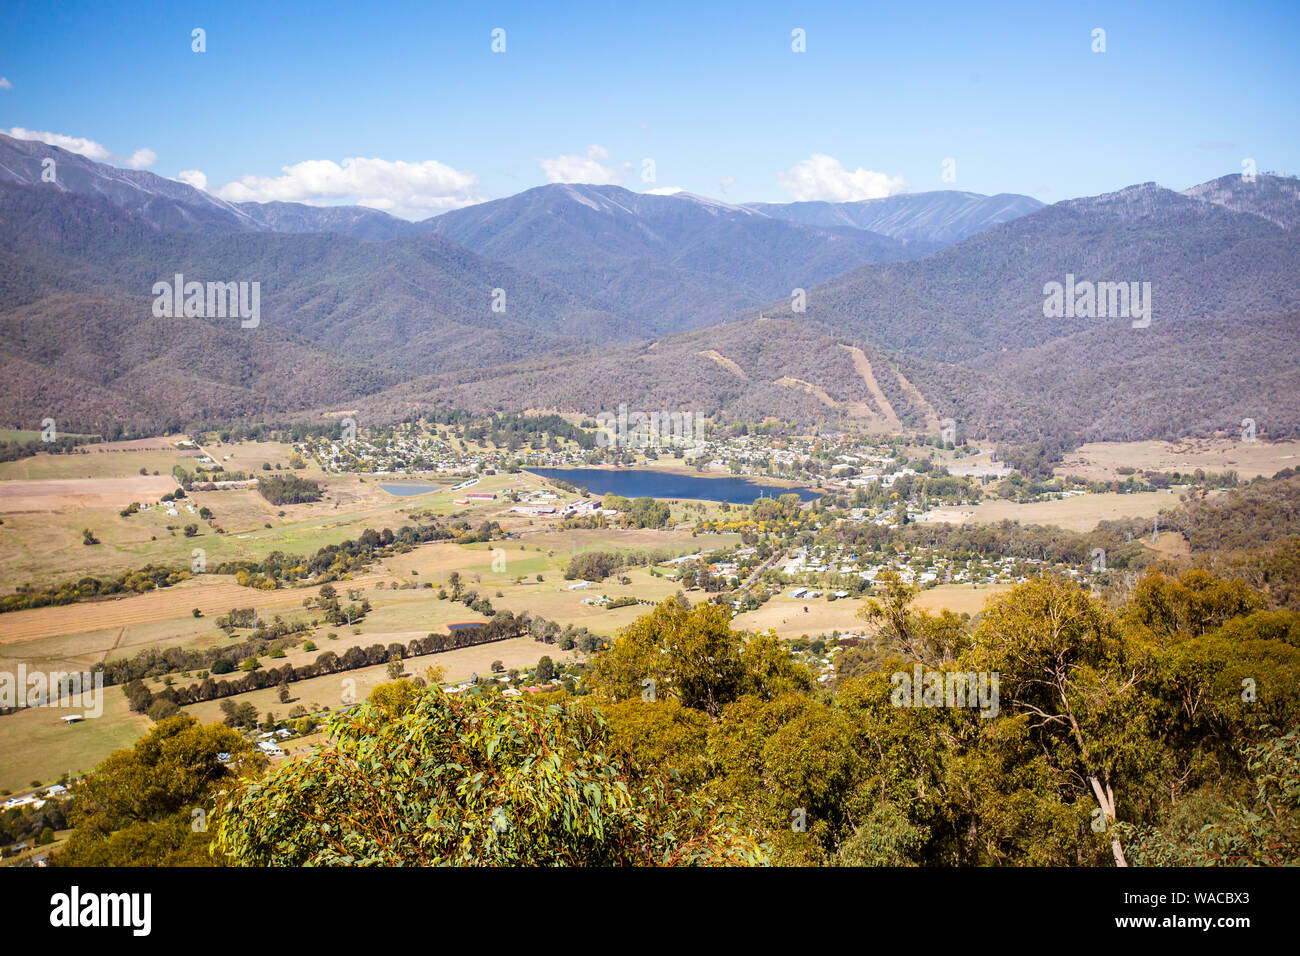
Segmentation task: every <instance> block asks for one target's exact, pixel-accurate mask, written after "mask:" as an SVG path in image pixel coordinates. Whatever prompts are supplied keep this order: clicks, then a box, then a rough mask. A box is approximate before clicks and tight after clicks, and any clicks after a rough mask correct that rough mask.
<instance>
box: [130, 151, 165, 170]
mask: <svg viewBox="0 0 1300 956" xmlns="http://www.w3.org/2000/svg"><path fill="white" fill-rule="evenodd" d="M156 162H158V154H157V153H155V152H154V151H153V150H152V149H137V150H136V151H135V152H134V153H132V154H131V158H130V159H128V160H127V161H126V164H127V165H128V166H130V167H131V168H132V169H148V168H149V167H150V166H152V165H153V164H154V163H156Z"/></svg>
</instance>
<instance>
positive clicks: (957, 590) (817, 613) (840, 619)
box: [732, 584, 1011, 638]
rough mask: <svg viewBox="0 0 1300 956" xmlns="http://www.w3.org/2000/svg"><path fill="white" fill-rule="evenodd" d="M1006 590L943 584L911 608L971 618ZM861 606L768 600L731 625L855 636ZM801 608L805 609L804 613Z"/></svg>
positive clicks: (857, 603) (856, 603) (1005, 586)
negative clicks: (939, 611)
mask: <svg viewBox="0 0 1300 956" xmlns="http://www.w3.org/2000/svg"><path fill="white" fill-rule="evenodd" d="M1010 587H1011V585H1009V584H995V585H980V586H979V587H972V586H971V585H969V584H966V585H962V584H943V585H940V586H939V587H935V588H930V589H929V590H926V591H922V592H921V593H920V594H919V595H917V598H916V605H915V606H916V607H917V608H919V609H923V610H927V611H938V610H942V609H945V608H946V609H947V610H950V611H952V612H954V613H956V614H961V613H962V612H963V611H964V612H966V613H968V614H972V615H974V614H977V613H979V612H980V611H981V610H983V609H984V602H985V601H987V600H988V599H989V598H990V597H992V596H993V595H995V594H1001V593H1002V592H1004V591H1007V590H1009V589H1010ZM864 603H865V602H864V601H854V600H842V601H826V600H824V599H821V598H818V599H817V600H814V601H803V600H798V599H796V598H791V597H787V596H786V595H785V594H782V595H780V596H779V597H774V598H772V600H770V601H768V602H767V603H766V604H764V605H763V606H762V607H761V608H759V609H758V610H757V611H749V612H747V613H745V614H740V615H737V616H736V617H735V618H734V619H733V621H732V627H735V628H740V629H743V630H747V631H766V630H768V629H769V628H771V629H773V630H775V631H776V634H777V636H778V637H782V638H792V637H803V636H804V635H807V636H809V637H815V636H817V635H818V634H829V633H830V632H831V631H840V632H841V633H845V632H847V633H858V632H859V631H861V629H862V628H863V627H864V626H865V625H864V624H863V622H862V619H861V618H859V617H858V616H857V612H858V608H860V607H862V605H863V604H864ZM805 607H806V608H807V609H808V610H807V611H806V612H805V611H804V608H805Z"/></svg>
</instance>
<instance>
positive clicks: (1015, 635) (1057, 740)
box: [972, 577, 1162, 866]
mask: <svg viewBox="0 0 1300 956" xmlns="http://www.w3.org/2000/svg"><path fill="white" fill-rule="evenodd" d="M972 658H973V661H974V663H975V664H976V665H977V667H979V668H980V669H982V670H987V671H990V672H996V673H998V674H999V677H1000V687H1001V694H1002V696H1003V697H1004V698H1005V701H1006V703H1009V704H1010V706H1011V708H1012V709H1014V710H1017V711H1021V712H1023V713H1024V714H1025V715H1026V716H1027V718H1028V721H1029V724H1028V726H1029V728H1030V731H1031V734H1032V735H1033V737H1034V738H1035V739H1036V740H1038V741H1040V745H1041V746H1042V748H1043V750H1044V752H1045V753H1046V754H1047V755H1049V758H1050V759H1051V760H1052V762H1053V763H1054V764H1055V765H1056V766H1057V767H1058V769H1059V770H1060V771H1062V772H1063V774H1064V775H1065V776H1066V777H1067V778H1069V777H1072V778H1073V779H1076V780H1078V781H1080V782H1081V783H1082V784H1083V786H1084V787H1085V788H1086V790H1088V791H1091V794H1092V796H1093V797H1094V798H1095V799H1096V801H1097V805H1098V807H1099V808H1100V810H1101V813H1102V818H1101V819H1102V821H1103V824H1104V827H1105V829H1106V830H1108V831H1109V832H1111V850H1112V853H1113V854H1114V857H1115V863H1116V864H1117V865H1118V866H1127V865H1128V863H1127V861H1126V859H1125V856H1124V851H1123V848H1122V847H1121V845H1120V840H1119V836H1118V834H1116V833H1115V832H1114V830H1113V824H1114V823H1115V821H1116V820H1117V819H1118V816H1117V804H1118V797H1117V792H1116V787H1117V785H1118V783H1119V781H1120V780H1123V779H1126V778H1127V779H1129V780H1133V781H1135V782H1136V781H1137V780H1139V779H1141V778H1142V777H1143V776H1144V775H1145V773H1146V772H1147V771H1148V770H1150V769H1151V767H1152V766H1153V764H1155V763H1157V762H1158V761H1159V759H1160V753H1159V751H1160V750H1161V749H1162V748H1160V747H1159V743H1158V741H1155V740H1153V739H1152V738H1151V737H1150V736H1149V735H1147V734H1145V733H1143V732H1142V731H1143V728H1144V727H1145V726H1146V725H1147V724H1148V722H1150V721H1151V719H1152V717H1153V714H1152V713H1151V711H1152V708H1153V706H1154V702H1153V701H1152V700H1151V699H1149V698H1147V697H1145V696H1144V695H1141V694H1140V693H1139V690H1138V689H1139V685H1140V683H1141V681H1142V679H1143V677H1144V676H1145V673H1146V672H1147V670H1148V669H1149V668H1150V666H1151V664H1150V662H1149V660H1148V659H1147V657H1146V655H1144V654H1143V653H1142V652H1141V650H1140V649H1138V648H1135V647H1133V646H1131V644H1130V643H1129V642H1128V641H1126V640H1125V638H1124V635H1123V633H1122V632H1121V630H1120V629H1119V628H1118V626H1117V624H1116V622H1115V620H1114V617H1113V615H1112V614H1111V612H1110V611H1109V609H1108V608H1106V607H1105V606H1104V605H1102V604H1100V603H1098V602H1096V601H1093V600H1092V599H1091V598H1089V597H1088V595H1087V593H1085V592H1084V591H1083V590H1082V589H1080V588H1079V587H1078V586H1077V585H1075V584H1072V583H1069V582H1066V581H1064V580H1063V579H1061V578H1056V577H1042V578H1036V579H1032V580H1030V581H1028V582H1026V583H1024V584H1021V585H1018V586H1017V587H1016V588H1014V589H1013V590H1012V591H1011V592H1010V593H1009V594H1007V595H1006V596H1004V597H1002V598H1001V599H999V600H995V601H992V602H990V604H989V606H988V608H987V609H986V610H985V612H984V619H983V621H982V622H981V624H980V626H979V628H978V629H977V630H976V632H975V635H974V652H973V654H972ZM1004 706H1005V704H1004ZM1078 796H1079V797H1082V796H1083V794H1082V793H1080V794H1078Z"/></svg>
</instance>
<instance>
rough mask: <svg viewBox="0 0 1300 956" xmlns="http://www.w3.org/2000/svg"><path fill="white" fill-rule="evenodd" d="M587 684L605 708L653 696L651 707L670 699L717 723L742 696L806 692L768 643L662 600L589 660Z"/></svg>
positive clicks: (726, 615) (797, 672)
mask: <svg viewBox="0 0 1300 956" xmlns="http://www.w3.org/2000/svg"><path fill="white" fill-rule="evenodd" d="M591 684H592V688H593V690H594V692H595V693H597V694H599V695H601V696H604V697H607V698H609V699H611V700H627V699H629V698H632V697H641V696H642V693H643V691H647V690H650V689H653V696H654V697H655V698H656V699H663V698H667V697H670V696H671V697H675V698H676V699H678V700H680V701H681V703H682V704H683V705H684V706H686V707H694V708H696V709H697V710H702V711H704V712H705V713H707V714H708V715H709V716H710V717H716V716H718V714H719V713H720V712H721V710H722V708H723V707H724V706H725V705H726V704H727V703H729V702H730V701H733V700H736V699H737V698H739V697H740V696H741V695H742V694H746V693H756V694H758V695H760V696H762V697H771V696H775V695H776V694H778V693H781V692H783V691H785V690H791V689H807V688H808V687H810V686H811V684H812V678H811V675H809V674H808V672H807V670H806V669H804V668H803V667H801V666H800V665H798V664H796V663H795V662H794V661H793V660H792V659H791V658H790V656H789V654H788V653H786V652H785V649H784V648H782V647H780V646H779V645H778V644H777V642H776V640H775V638H773V637H772V636H771V635H767V636H758V635H751V634H747V633H745V632H743V631H733V630H732V629H731V613H730V609H729V608H726V607H724V606H722V605H719V604H708V603H705V604H699V605H697V606H696V607H694V608H690V609H687V608H685V607H683V606H682V605H681V604H679V603H678V602H677V601H674V600H672V599H668V600H665V601H664V602H663V603H662V604H660V605H659V606H658V607H656V608H655V609H654V610H653V611H651V612H650V613H649V614H646V615H643V616H642V617H640V618H638V619H637V620H636V621H635V622H633V623H632V624H631V625H630V626H629V627H627V628H626V629H624V631H623V632H622V633H621V635H620V636H619V637H618V638H617V639H616V640H615V641H614V644H613V646H612V647H611V648H610V650H609V652H608V653H605V654H601V655H599V656H598V657H597V658H596V660H595V662H594V664H593V666H592V671H591Z"/></svg>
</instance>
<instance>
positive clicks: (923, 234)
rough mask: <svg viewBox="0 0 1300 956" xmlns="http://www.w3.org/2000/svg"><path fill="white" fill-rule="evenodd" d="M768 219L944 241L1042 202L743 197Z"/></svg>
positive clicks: (916, 196)
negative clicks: (759, 199) (777, 200)
mask: <svg viewBox="0 0 1300 956" xmlns="http://www.w3.org/2000/svg"><path fill="white" fill-rule="evenodd" d="M745 205H746V208H748V209H752V210H755V211H757V212H761V213H763V214H764V215H766V216H771V217H772V218H774V219H784V220H787V221H789V222H798V223H802V224H804V225H808V226H820V227H823V228H829V227H844V226H848V227H851V228H854V229H865V230H867V231H869V232H874V233H879V234H880V235H885V236H890V237H892V238H894V239H903V240H908V241H918V240H919V241H923V242H935V243H942V244H948V243H953V242H960V241H961V240H962V239H965V238H966V237H967V236H972V235H974V234H975V233H977V232H982V231H983V230H985V229H987V228H989V227H990V226H996V225H999V224H1001V223H1004V222H1007V221H1008V220H1011V219H1015V218H1018V217H1019V216H1023V215H1026V214H1028V213H1031V212H1033V211H1035V210H1036V209H1040V208H1042V205H1043V204H1042V203H1041V202H1039V201H1038V200H1037V199H1034V198H1033V197H1031V196H1019V195H1014V194H1008V193H1003V194H1000V195H997V196H984V195H981V194H979V193H972V192H963V191H959V190H936V191H934V192H925V193H901V194H899V195H897V196H886V197H883V198H880V199H860V200H856V201H853V202H824V201H812V202H792V203H746V204H745Z"/></svg>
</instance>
